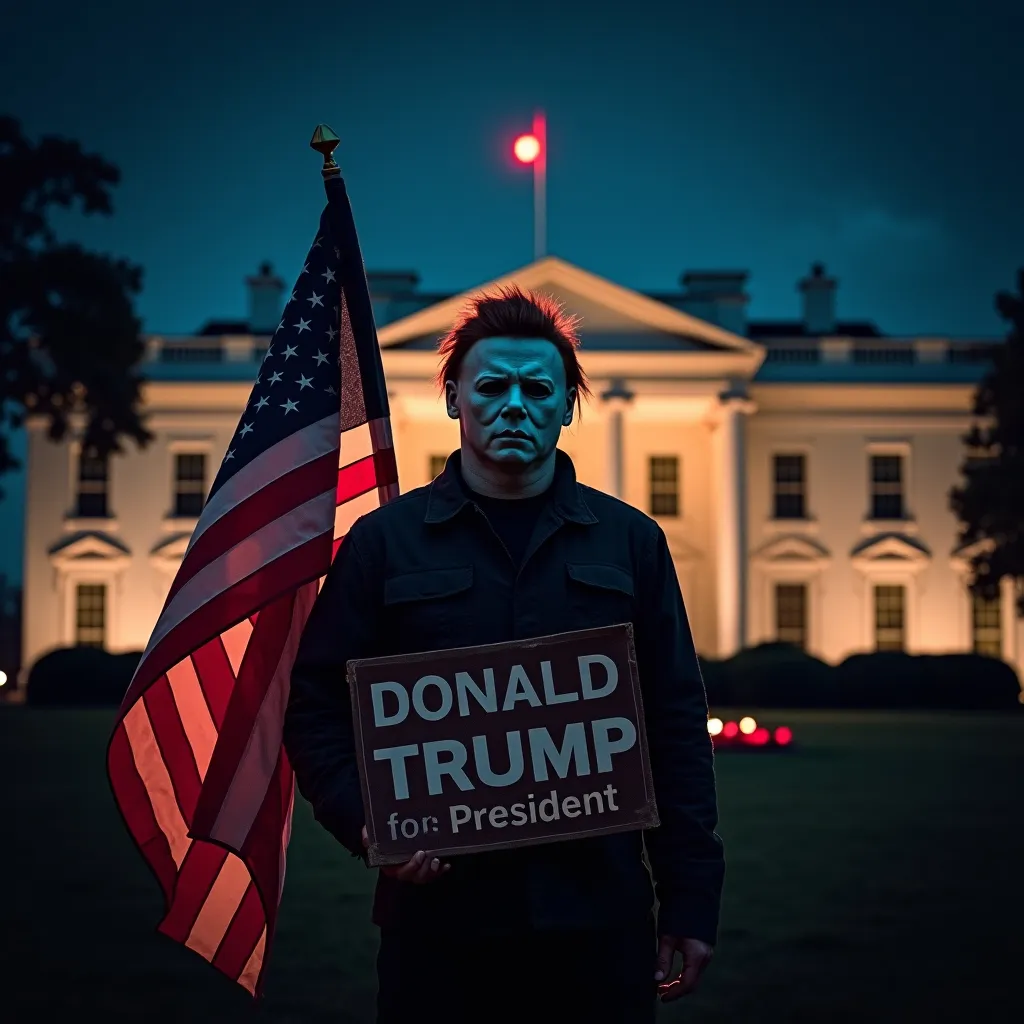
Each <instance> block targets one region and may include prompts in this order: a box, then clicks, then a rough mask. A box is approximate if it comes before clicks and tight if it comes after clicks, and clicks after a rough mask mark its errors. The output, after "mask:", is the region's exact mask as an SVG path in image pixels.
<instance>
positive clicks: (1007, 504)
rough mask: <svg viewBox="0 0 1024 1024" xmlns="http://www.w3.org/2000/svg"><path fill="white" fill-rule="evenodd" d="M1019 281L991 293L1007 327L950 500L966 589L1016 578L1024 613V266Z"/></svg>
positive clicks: (977, 399) (990, 592)
mask: <svg viewBox="0 0 1024 1024" xmlns="http://www.w3.org/2000/svg"><path fill="white" fill-rule="evenodd" d="M1017 289H1018V294H1016V295H1014V294H1013V293H1011V292H1000V293H999V294H998V295H997V296H996V309H998V310H999V313H1000V315H1001V316H1002V317H1003V318H1004V319H1005V320H1008V321H1009V322H1010V332H1009V334H1008V336H1007V338H1006V343H1005V344H1004V345H998V346H996V347H995V353H994V355H993V359H992V367H991V369H990V370H989V371H988V373H986V375H985V377H984V378H983V379H982V381H981V383H980V384H979V385H978V390H977V392H976V393H975V396H974V414H975V416H977V417H979V420H980V422H979V423H976V424H975V425H974V426H973V427H972V428H971V430H970V431H969V432H968V433H967V434H966V435H965V436H964V443H965V445H966V446H967V449H968V454H967V457H966V459H965V460H964V463H963V466H962V467H961V472H962V474H963V477H964V483H963V486H960V487H954V488H953V490H952V492H951V493H950V507H951V508H952V510H953V512H954V513H956V516H957V518H958V519H959V520H960V524H961V525H960V543H961V545H963V547H965V548H967V549H970V550H971V554H972V557H971V571H972V582H971V589H972V590H973V591H974V592H975V593H977V594H978V595H980V596H983V597H988V598H992V597H995V596H996V595H997V594H998V593H999V582H1000V580H1002V579H1004V578H1007V577H1009V578H1011V579H1013V580H1014V581H1015V584H1016V591H1017V612H1018V614H1019V615H1022V616H1024V269H1021V270H1019V271H1018V272H1017Z"/></svg>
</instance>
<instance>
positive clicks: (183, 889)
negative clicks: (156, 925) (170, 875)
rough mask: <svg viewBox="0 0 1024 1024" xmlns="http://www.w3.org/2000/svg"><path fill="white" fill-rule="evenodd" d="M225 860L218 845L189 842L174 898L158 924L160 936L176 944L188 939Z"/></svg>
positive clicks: (222, 850) (195, 841) (224, 854)
mask: <svg viewBox="0 0 1024 1024" xmlns="http://www.w3.org/2000/svg"><path fill="white" fill-rule="evenodd" d="M227 858H228V851H227V850H225V849H223V848H222V847H220V846H214V844H213V843H204V842H202V841H200V840H195V839H194V840H193V841H192V845H191V846H190V847H189V848H188V853H186V854H185V859H184V860H183V861H182V864H181V870H180V871H179V872H178V884H177V887H176V889H175V892H174V899H173V901H172V902H171V906H170V909H169V910H168V911H167V915H166V916H165V917H164V919H163V921H161V922H160V931H161V932H162V933H163V934H164V935H167V936H169V937H170V938H172V939H174V940H175V941H176V942H184V941H185V940H186V939H187V938H188V937H189V933H190V932H191V931H192V927H193V925H194V924H195V923H196V918H197V917H199V911H200V910H201V909H202V906H203V904H204V903H205V902H206V897H207V896H209V895H210V890H211V889H212V888H213V883H214V882H215V881H216V880H217V875H218V873H219V872H220V869H221V867H222V866H223V864H224V861H226V860H227Z"/></svg>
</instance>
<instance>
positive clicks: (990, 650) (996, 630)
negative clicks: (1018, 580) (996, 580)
mask: <svg viewBox="0 0 1024 1024" xmlns="http://www.w3.org/2000/svg"><path fill="white" fill-rule="evenodd" d="M971 636H972V639H973V643H974V653H975V654H987V655H988V656H989V657H990V658H1001V657H1002V656H1003V608H1002V601H1000V599H999V598H998V597H979V596H978V595H977V594H971Z"/></svg>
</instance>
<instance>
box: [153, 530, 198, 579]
mask: <svg viewBox="0 0 1024 1024" xmlns="http://www.w3.org/2000/svg"><path fill="white" fill-rule="evenodd" d="M191 537H192V534H191V533H189V532H181V533H175V534H172V535H171V536H170V537H168V538H167V539H166V540H162V541H161V542H160V543H159V544H157V545H156V547H154V548H153V549H152V551H150V553H149V561H150V563H151V564H152V565H154V566H156V568H158V569H162V570H164V571H165V572H176V571H177V569H178V566H180V565H181V560H182V559H183V558H184V557H185V552H186V551H188V544H189V540H190V539H191Z"/></svg>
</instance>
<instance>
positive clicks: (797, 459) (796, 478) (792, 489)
mask: <svg viewBox="0 0 1024 1024" xmlns="http://www.w3.org/2000/svg"><path fill="white" fill-rule="evenodd" d="M773 461H774V478H775V490H774V496H775V501H774V510H773V517H774V518H775V519H805V518H806V517H807V505H806V498H805V495H806V487H807V467H806V459H805V458H804V456H803V455H776V456H775V458H774V460H773Z"/></svg>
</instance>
